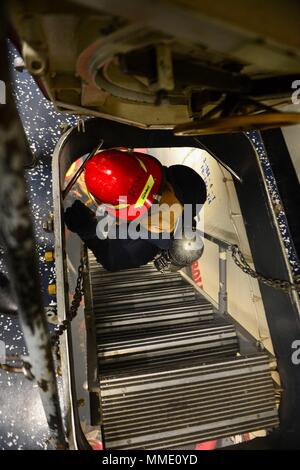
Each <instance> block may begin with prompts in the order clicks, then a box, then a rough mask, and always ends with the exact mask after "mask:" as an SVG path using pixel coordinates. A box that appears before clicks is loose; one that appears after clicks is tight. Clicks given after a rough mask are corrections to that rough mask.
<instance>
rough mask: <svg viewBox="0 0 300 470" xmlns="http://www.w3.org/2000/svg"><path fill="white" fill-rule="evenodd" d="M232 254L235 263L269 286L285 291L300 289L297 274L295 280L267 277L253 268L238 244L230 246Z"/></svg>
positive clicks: (299, 279) (299, 280)
mask: <svg viewBox="0 0 300 470" xmlns="http://www.w3.org/2000/svg"><path fill="white" fill-rule="evenodd" d="M230 252H231V256H232V258H233V260H234V262H235V264H236V265H237V266H238V267H239V268H240V269H241V270H242V271H243V272H244V273H246V274H248V275H249V276H251V277H253V278H254V279H257V280H258V281H260V282H263V283H264V284H266V285H267V286H270V287H274V288H275V289H280V290H282V291H284V292H290V291H291V290H296V291H297V290H298V291H300V276H296V278H295V280H294V282H290V281H283V280H282V279H275V278H273V277H267V276H264V275H263V274H260V273H258V272H256V271H255V270H254V269H252V268H251V267H250V266H249V264H248V263H247V261H246V259H245V257H244V255H243V253H242V252H241V250H240V249H239V247H238V246H237V245H231V246H230Z"/></svg>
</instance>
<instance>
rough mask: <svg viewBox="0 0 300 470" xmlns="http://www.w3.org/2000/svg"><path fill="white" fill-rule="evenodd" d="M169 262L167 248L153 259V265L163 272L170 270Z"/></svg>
mask: <svg viewBox="0 0 300 470" xmlns="http://www.w3.org/2000/svg"><path fill="white" fill-rule="evenodd" d="M171 262H172V261H171V258H170V253H169V250H162V251H161V252H160V253H159V255H157V256H156V258H155V259H154V266H155V267H156V269H157V271H160V272H161V273H165V272H166V271H169V270H170V265H171Z"/></svg>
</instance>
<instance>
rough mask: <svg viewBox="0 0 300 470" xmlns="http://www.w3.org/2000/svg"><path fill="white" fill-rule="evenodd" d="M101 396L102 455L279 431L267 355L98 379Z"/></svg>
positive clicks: (173, 446)
mask: <svg viewBox="0 0 300 470" xmlns="http://www.w3.org/2000/svg"><path fill="white" fill-rule="evenodd" d="M100 395H101V412H102V416H103V430H104V441H105V446H106V448H107V449H166V448H168V449H170V448H171V449H172V448H173V449H176V448H180V446H185V445H191V444H196V443H197V442H200V441H205V440H209V439H214V438H220V437H225V436H231V435H234V434H240V433H243V432H246V431H254V430H258V429H263V428H273V427H275V426H277V425H278V414H277V409H276V405H275V399H274V390H273V384H272V379H271V375H270V370H269V358H268V356H266V355H257V356H253V357H248V358H242V357H239V358H235V359H230V360H229V359H228V360H220V361H219V362H218V363H215V362H211V363H209V364H205V365H193V366H187V365H186V366H183V367H181V368H179V367H178V366H176V365H173V366H172V367H170V365H168V367H167V370H162V371H160V372H152V373H143V372H142V371H141V372H140V373H138V374H134V375H129V374H127V375H126V374H124V373H123V375H119V376H118V377H115V378H113V377H109V376H107V377H105V376H103V377H102V379H101V393H100Z"/></svg>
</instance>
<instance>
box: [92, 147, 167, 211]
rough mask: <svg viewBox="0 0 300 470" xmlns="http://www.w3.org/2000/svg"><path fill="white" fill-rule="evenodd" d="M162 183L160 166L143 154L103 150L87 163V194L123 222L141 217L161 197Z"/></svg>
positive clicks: (155, 160) (150, 157) (157, 162)
mask: <svg viewBox="0 0 300 470" xmlns="http://www.w3.org/2000/svg"><path fill="white" fill-rule="evenodd" d="M162 181H163V169H162V165H161V163H160V162H159V161H158V160H157V159H156V158H154V157H152V156H151V155H147V154H144V153H140V152H123V151H120V150H115V149H111V150H103V151H102V152H99V153H96V154H95V155H93V157H92V158H90V160H89V161H88V162H87V163H86V166H85V183H86V186H87V189H88V191H89V192H90V193H91V194H92V196H94V198H95V199H96V201H97V202H98V203H99V204H101V203H102V204H105V205H106V207H107V211H108V212H110V213H112V214H113V215H115V216H116V217H117V218H120V219H123V220H133V219H136V218H137V217H140V216H141V215H143V214H144V213H145V212H147V211H148V209H149V208H150V207H151V205H152V204H153V203H154V201H155V196H156V195H158V194H160V190H161V186H162Z"/></svg>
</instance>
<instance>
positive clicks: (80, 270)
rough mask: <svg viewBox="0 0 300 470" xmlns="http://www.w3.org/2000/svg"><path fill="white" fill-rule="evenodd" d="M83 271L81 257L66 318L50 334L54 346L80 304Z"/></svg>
mask: <svg viewBox="0 0 300 470" xmlns="http://www.w3.org/2000/svg"><path fill="white" fill-rule="evenodd" d="M83 271H84V259H83V258H81V260H80V264H79V266H78V276H77V282H76V287H75V292H74V295H73V300H72V303H71V306H70V311H69V315H68V316H67V318H66V320H63V321H62V322H61V323H60V324H59V325H57V326H56V327H55V330H54V333H53V334H52V335H51V346H52V347H56V346H58V343H59V337H60V336H61V335H62V334H63V332H64V331H66V329H67V328H68V326H69V325H70V324H71V321H72V320H73V318H75V317H76V315H77V311H78V308H79V306H80V303H81V300H82V297H83Z"/></svg>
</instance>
